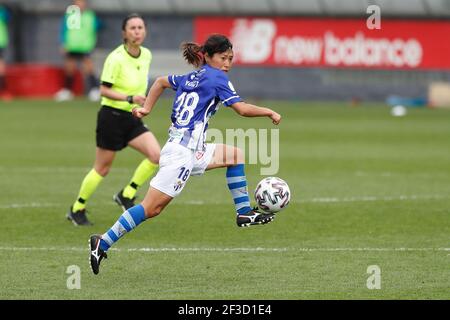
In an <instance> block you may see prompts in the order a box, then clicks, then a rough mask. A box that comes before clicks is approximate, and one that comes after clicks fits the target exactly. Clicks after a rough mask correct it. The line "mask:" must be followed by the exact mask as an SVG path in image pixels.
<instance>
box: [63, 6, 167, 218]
mask: <svg viewBox="0 0 450 320" xmlns="http://www.w3.org/2000/svg"><path fill="white" fill-rule="evenodd" d="M122 30H123V31H122V35H123V39H124V44H122V45H120V46H119V47H118V48H116V49H115V50H114V51H113V52H112V53H110V54H109V56H108V57H107V58H106V61H105V65H104V68H103V73H102V77H101V81H102V82H101V87H100V89H101V94H102V96H103V98H102V102H101V104H102V107H101V109H100V111H99V112H98V118H97V130H96V132H97V135H96V140H97V149H96V155H95V162H94V168H93V169H92V170H91V171H90V172H89V173H88V174H87V175H86V177H85V178H84V180H83V182H82V184H81V189H80V192H79V194H78V197H77V200H76V201H75V203H74V204H73V205H72V206H71V207H70V210H69V213H68V215H67V218H68V219H69V220H71V221H72V222H73V223H74V224H75V225H89V224H91V223H90V222H89V220H88V219H87V217H86V209H85V208H86V201H87V200H88V199H89V198H90V196H91V195H92V194H93V192H94V191H95V190H96V189H97V187H98V185H99V183H100V182H101V181H102V179H103V178H104V177H105V176H106V175H107V174H108V172H109V169H110V168H111V165H112V163H113V160H114V157H115V155H116V152H117V151H119V150H121V149H123V148H125V147H126V146H127V145H128V146H131V147H132V148H134V149H136V150H137V151H139V152H141V153H142V154H143V155H144V156H145V157H146V159H145V160H143V161H142V162H141V163H140V165H139V166H138V167H137V169H136V171H135V172H134V175H133V177H132V178H131V181H130V183H129V184H128V185H127V186H126V187H125V188H124V189H122V190H121V191H119V193H117V194H116V195H114V200H115V201H116V202H117V203H118V204H119V205H120V206H121V207H122V209H123V210H127V209H129V208H131V207H133V206H134V199H135V194H136V191H137V188H138V187H139V186H140V185H142V184H143V183H144V182H145V181H146V180H147V179H148V178H149V177H150V176H152V175H153V173H154V172H155V171H156V169H157V164H158V162H159V154H160V152H161V148H160V146H159V143H158V141H157V140H156V138H155V136H154V135H153V134H152V133H151V132H150V131H149V130H148V129H147V127H146V126H145V125H144V124H143V122H142V120H140V119H138V118H136V117H134V116H133V115H132V113H131V110H132V109H133V107H136V106H140V105H143V103H144V101H145V94H146V90H147V84H148V71H149V68H150V63H151V60H152V55H151V52H150V50H148V49H147V48H144V47H142V46H141V45H142V43H143V42H144V39H145V36H146V27H145V22H144V20H143V19H142V17H140V16H139V15H137V14H132V15H129V16H128V17H127V18H126V19H125V20H124V21H123V24H122Z"/></svg>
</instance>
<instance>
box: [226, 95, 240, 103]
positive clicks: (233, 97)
mask: <svg viewBox="0 0 450 320" xmlns="http://www.w3.org/2000/svg"><path fill="white" fill-rule="evenodd" d="M234 98H240V96H232V97H230V98H228V99H226V100H223V101H222V103H225V102H227V101H228V100H231V99H234Z"/></svg>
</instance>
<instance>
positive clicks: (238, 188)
mask: <svg viewBox="0 0 450 320" xmlns="http://www.w3.org/2000/svg"><path fill="white" fill-rule="evenodd" d="M227 184H228V189H230V192H231V195H232V196H233V200H234V205H235V207H236V214H243V213H247V212H249V211H251V210H252V208H251V207H250V199H249V197H248V191H247V178H246V177H245V173H244V165H243V164H238V165H235V166H232V167H228V168H227Z"/></svg>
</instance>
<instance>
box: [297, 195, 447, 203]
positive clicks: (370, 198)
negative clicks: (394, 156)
mask: <svg viewBox="0 0 450 320" xmlns="http://www.w3.org/2000/svg"><path fill="white" fill-rule="evenodd" d="M447 198H449V196H442V195H409V196H407V195H400V196H381V197H378V196H362V197H345V198H337V197H329V198H312V199H305V200H300V201H298V202H299V203H329V202H338V203H339V202H371V201H410V200H413V201H414V200H440V199H447Z"/></svg>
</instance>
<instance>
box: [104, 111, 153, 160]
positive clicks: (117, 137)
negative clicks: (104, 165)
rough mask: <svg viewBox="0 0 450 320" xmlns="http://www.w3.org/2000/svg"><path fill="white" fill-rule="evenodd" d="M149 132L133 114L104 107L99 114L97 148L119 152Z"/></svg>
mask: <svg viewBox="0 0 450 320" xmlns="http://www.w3.org/2000/svg"><path fill="white" fill-rule="evenodd" d="M147 131H149V130H148V128H147V126H146V125H145V124H144V123H143V122H142V120H141V119H138V118H136V117H134V116H133V115H132V114H131V112H128V111H122V110H119V109H116V108H112V107H108V106H102V108H101V109H100V110H99V111H98V114H97V129H96V140H97V147H99V148H102V149H106V150H112V151H119V150H122V149H123V148H125V147H126V146H127V145H128V142H130V141H131V140H133V139H134V138H136V137H137V136H140V135H141V134H143V133H145V132H147Z"/></svg>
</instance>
